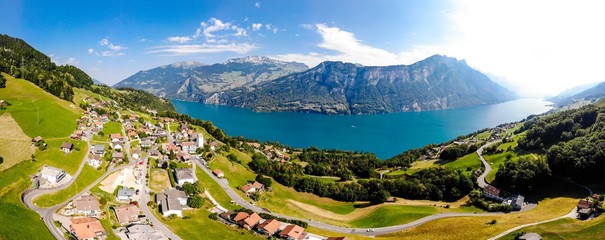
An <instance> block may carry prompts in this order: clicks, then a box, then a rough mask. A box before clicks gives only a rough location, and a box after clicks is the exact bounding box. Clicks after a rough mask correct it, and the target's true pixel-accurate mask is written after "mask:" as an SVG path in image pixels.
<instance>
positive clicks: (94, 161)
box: [88, 154, 103, 168]
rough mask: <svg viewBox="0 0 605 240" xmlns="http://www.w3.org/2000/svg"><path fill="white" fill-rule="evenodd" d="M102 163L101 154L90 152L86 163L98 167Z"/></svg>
mask: <svg viewBox="0 0 605 240" xmlns="http://www.w3.org/2000/svg"><path fill="white" fill-rule="evenodd" d="M102 163H103V161H101V155H99V154H91V156H90V158H89V159H88V164H90V166H92V167H94V168H98V167H100V166H101V164H102Z"/></svg>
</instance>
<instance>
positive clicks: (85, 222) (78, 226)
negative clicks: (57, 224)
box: [69, 217, 107, 239]
mask: <svg viewBox="0 0 605 240" xmlns="http://www.w3.org/2000/svg"><path fill="white" fill-rule="evenodd" d="M70 221H71V225H70V226H69V230H70V232H71V233H72V234H73V235H74V236H76V238H77V239H98V238H101V237H103V236H105V235H107V232H106V231H105V229H104V228H103V225H101V222H99V220H98V219H96V218H91V217H83V218H71V219H70Z"/></svg>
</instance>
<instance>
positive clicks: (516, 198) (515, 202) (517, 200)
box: [510, 194, 525, 211]
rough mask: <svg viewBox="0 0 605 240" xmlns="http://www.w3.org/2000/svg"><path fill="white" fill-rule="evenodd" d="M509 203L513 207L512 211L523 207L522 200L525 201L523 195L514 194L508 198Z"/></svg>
mask: <svg viewBox="0 0 605 240" xmlns="http://www.w3.org/2000/svg"><path fill="white" fill-rule="evenodd" d="M510 200H511V202H510V205H511V206H512V207H513V210H514V211H520V210H521V208H523V202H524V201H525V197H524V196H523V195H520V194H515V195H513V196H512V197H511V198H510Z"/></svg>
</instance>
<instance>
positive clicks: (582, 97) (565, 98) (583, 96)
mask: <svg viewBox="0 0 605 240" xmlns="http://www.w3.org/2000/svg"><path fill="white" fill-rule="evenodd" d="M573 89H584V90H583V91H580V92H578V91H576V92H571V93H570V91H564V92H562V93H560V94H559V95H558V96H555V97H552V98H549V99H548V100H549V101H552V102H555V103H556V104H557V106H566V105H572V104H574V103H576V102H585V103H588V102H596V101H597V100H599V99H600V98H602V97H605V82H601V83H597V84H594V83H593V84H589V85H588V84H585V85H581V86H578V87H575V88H572V90H573Z"/></svg>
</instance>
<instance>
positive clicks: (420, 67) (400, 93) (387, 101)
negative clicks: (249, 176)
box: [205, 55, 516, 114]
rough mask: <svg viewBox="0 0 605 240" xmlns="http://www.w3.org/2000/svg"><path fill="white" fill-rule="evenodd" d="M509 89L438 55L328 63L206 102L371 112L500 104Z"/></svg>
mask: <svg viewBox="0 0 605 240" xmlns="http://www.w3.org/2000/svg"><path fill="white" fill-rule="evenodd" d="M514 98H516V95H515V94H514V93H512V92H510V91H509V90H507V89H505V88H503V87H501V86H500V85H498V84H496V83H495V82H493V81H491V80H490V79H489V78H488V77H487V76H485V75H484V74H482V73H480V72H478V71H476V70H474V69H472V68H471V67H469V66H468V65H466V63H465V62H464V61H463V60H462V61H458V60H457V59H455V58H449V57H445V56H440V55H435V56H432V57H429V58H427V59H425V60H423V61H420V62H417V63H415V64H412V65H398V66H385V67H364V66H361V65H357V64H352V63H343V62H324V63H321V64H319V65H318V66H317V67H314V68H312V69H309V70H307V71H304V72H300V73H294V74H291V75H287V76H284V77H281V78H278V79H276V80H273V81H268V82H263V83H260V84H256V85H250V86H244V87H238V88H234V89H231V90H227V91H217V92H214V93H213V94H210V95H208V98H206V99H205V103H210V104H224V105H230V106H237V107H248V108H253V109H255V110H257V111H303V112H319V113H326V114H370V113H389V112H405V111H426V110H439V109H448V108H458V107H469V106H476V105H484V104H492V103H499V102H503V101H507V100H511V99H514Z"/></svg>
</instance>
